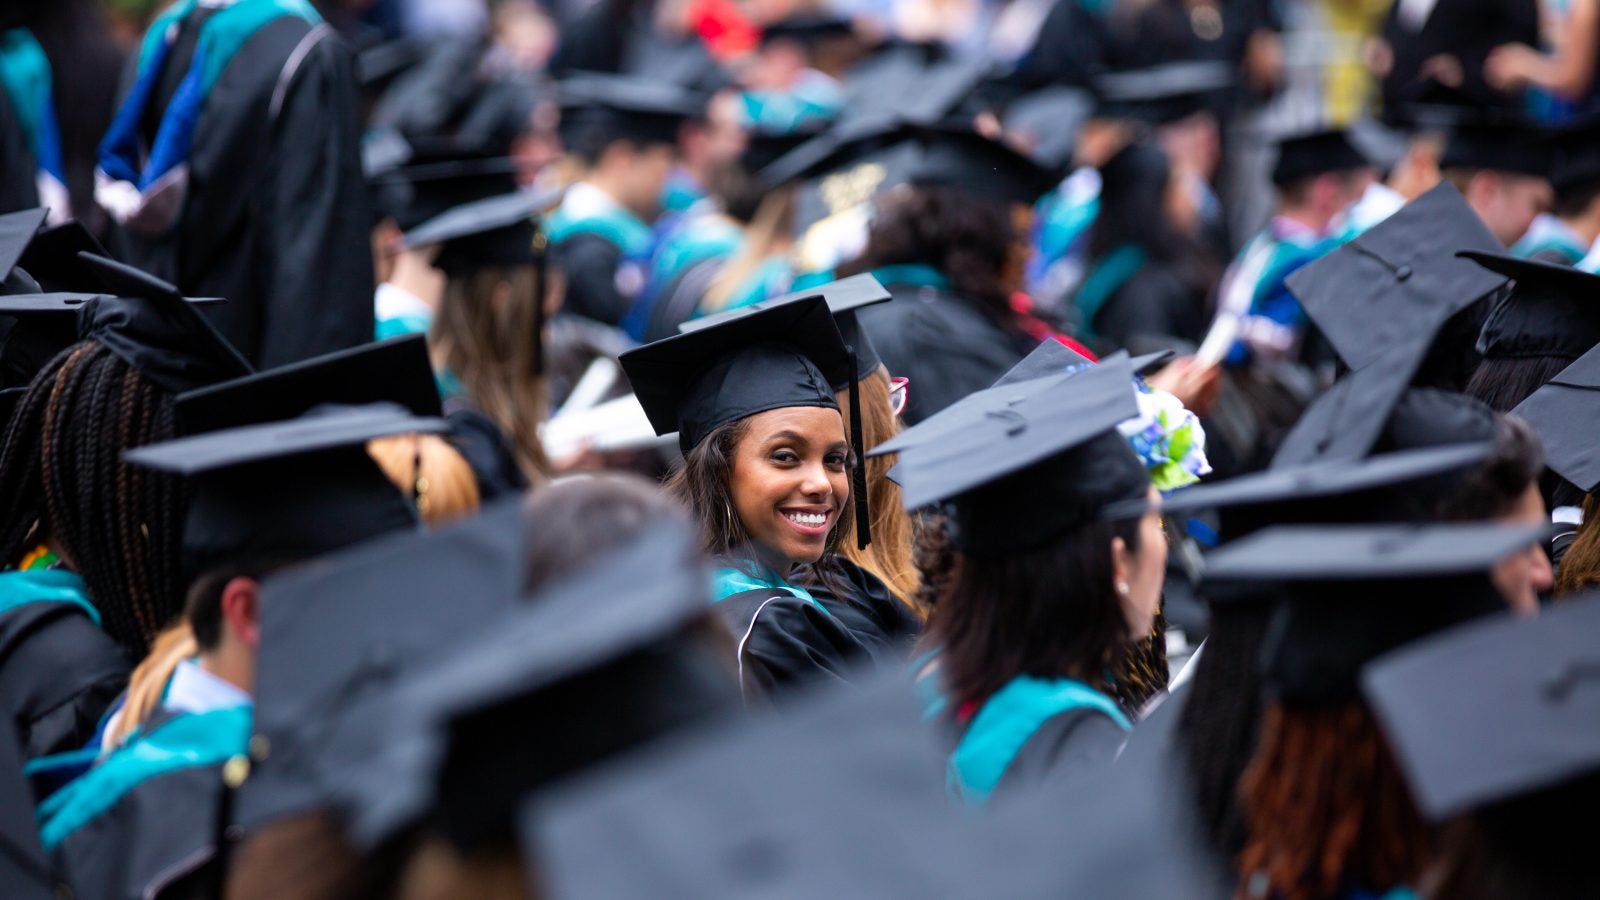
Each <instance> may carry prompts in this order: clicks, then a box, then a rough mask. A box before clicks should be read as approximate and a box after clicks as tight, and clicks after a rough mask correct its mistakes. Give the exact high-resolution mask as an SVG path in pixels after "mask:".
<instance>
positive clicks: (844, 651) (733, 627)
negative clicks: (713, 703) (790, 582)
mask: <svg viewBox="0 0 1600 900" xmlns="http://www.w3.org/2000/svg"><path fill="white" fill-rule="evenodd" d="M819 602H821V601H820V598H819ZM715 608H716V610H717V614H718V615H720V616H721V617H722V621H723V623H724V624H726V625H727V626H728V630H729V632H730V633H731V634H732V635H733V639H734V641H735V646H736V648H737V650H738V660H739V688H740V690H741V691H742V692H743V694H744V698H745V702H746V703H752V702H759V698H762V697H765V698H767V699H769V700H773V701H781V700H782V699H783V698H785V697H788V696H792V695H793V694H795V693H797V692H799V691H802V690H804V689H806V688H810V687H814V686H818V685H822V684H841V683H848V682H850V681H851V680H852V679H851V675H850V673H851V670H852V668H854V667H855V666H856V665H859V664H860V663H861V662H862V661H864V660H866V659H869V658H870V654H869V653H868V650H867V648H866V647H864V646H862V644H861V642H860V641H859V640H858V639H857V638H856V637H855V636H854V635H853V634H851V633H850V630H849V629H848V628H847V627H846V626H845V624H844V622H843V621H841V620H840V619H839V618H837V617H835V616H833V615H831V614H830V613H828V612H825V611H824V610H822V609H820V608H818V607H817V606H816V604H813V603H810V602H807V601H806V600H804V599H802V598H800V597H797V596H795V595H794V594H791V593H789V592H788V591H785V590H782V589H781V588H758V589H756V590H749V591H743V592H741V593H738V594H732V595H730V596H727V597H724V598H723V599H721V600H719V601H717V603H716V604H715Z"/></svg>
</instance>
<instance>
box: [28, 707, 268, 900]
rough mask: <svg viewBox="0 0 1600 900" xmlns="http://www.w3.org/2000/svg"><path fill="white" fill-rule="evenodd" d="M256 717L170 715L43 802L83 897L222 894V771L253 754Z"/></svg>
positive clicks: (49, 835) (53, 840)
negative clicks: (249, 748)
mask: <svg viewBox="0 0 1600 900" xmlns="http://www.w3.org/2000/svg"><path fill="white" fill-rule="evenodd" d="M250 713H251V709H250V707H248V706H235V707H228V708H223V709H216V710H211V711H209V712H204V713H192V714H191V713H171V712H164V713H162V714H160V715H158V716H157V717H156V718H155V719H153V720H152V721H151V722H150V723H149V724H148V725H146V726H145V728H144V729H143V730H142V731H141V732H140V734H139V735H138V736H137V737H135V738H134V739H133V740H131V741H130V742H129V743H128V744H126V745H124V746H123V747H122V748H120V749H118V750H117V751H115V752H113V753H112V754H111V755H110V756H108V757H107V758H106V759H105V760H103V761H102V762H100V763H99V764H98V765H97V766H95V768H93V769H91V770H90V771H89V772H87V773H85V774H84V775H83V776H81V777H80V778H78V780H76V781H74V782H72V783H71V784H69V785H68V786H67V787H65V788H63V789H62V790H61V791H59V792H57V793H56V794H55V795H53V796H51V797H50V798H49V799H48V800H46V801H45V802H44V803H42V804H41V805H40V807H39V810H40V820H41V822H42V823H43V825H42V828H41V835H42V837H43V839H44V843H45V848H46V850H49V851H50V852H51V853H52V854H53V855H54V856H55V859H56V862H57V863H58V864H59V866H60V867H61V871H64V872H66V873H67V874H68V878H69V880H70V881H71V883H72V887H73V890H74V891H76V892H77V895H78V896H80V897H96V898H104V900H123V898H127V900H142V898H149V897H155V898H163V900H172V898H190V897H192V898H203V897H213V896H215V895H216V886H217V873H216V871H215V867H214V865H213V863H214V862H215V861H216V858H217V853H216V838H217V835H218V834H219V832H220V830H221V829H219V828H218V816H219V815H221V814H223V811H224V791H225V790H226V789H225V788H224V786H223V780H222V767H223V764H224V763H225V762H226V761H227V760H228V759H229V758H230V757H232V756H235V755H237V754H241V753H244V752H245V748H246V744H247V742H248V741H249V738H250V718H251V716H250Z"/></svg>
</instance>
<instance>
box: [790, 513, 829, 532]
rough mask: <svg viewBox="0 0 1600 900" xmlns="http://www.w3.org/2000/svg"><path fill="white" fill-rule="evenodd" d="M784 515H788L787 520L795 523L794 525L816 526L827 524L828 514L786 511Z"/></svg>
mask: <svg viewBox="0 0 1600 900" xmlns="http://www.w3.org/2000/svg"><path fill="white" fill-rule="evenodd" d="M784 515H785V516H787V517H788V519H789V521H791V522H793V523H795V524H796V525H804V526H806V527H807V528H816V527H817V526H819V525H824V524H827V521H828V516H827V514H826V513H795V512H786V513H784Z"/></svg>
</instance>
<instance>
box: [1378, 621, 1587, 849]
mask: <svg viewBox="0 0 1600 900" xmlns="http://www.w3.org/2000/svg"><path fill="white" fill-rule="evenodd" d="M1596 628H1600V603H1597V602H1596V601H1595V599H1594V598H1592V597H1579V598H1574V599H1573V600H1572V601H1570V602H1567V603H1562V604H1558V605H1557V606H1555V607H1552V608H1550V609H1547V610H1544V611H1543V612H1541V613H1540V614H1539V615H1538V616H1537V617H1534V618H1515V617H1512V616H1510V615H1509V614H1508V615H1504V616H1496V617H1494V618H1492V619H1487V620H1485V621H1483V622H1474V623H1472V624H1470V625H1467V626H1463V627H1462V628H1459V629H1455V630H1452V631H1450V632H1447V633H1445V634H1441V635H1439V636H1438V637H1436V638H1431V639H1429V640H1427V641H1421V642H1418V643H1417V644H1415V645H1414V646H1410V647H1405V648H1403V649H1400V650H1397V651H1395V652H1394V653H1392V654H1389V655H1386V656H1384V657H1382V658H1380V659H1378V660H1377V661H1375V662H1374V663H1372V665H1370V666H1368V667H1367V669H1366V671H1365V672H1363V673H1362V678H1361V680H1362V687H1363V690H1364V692H1365V694H1366V696H1367V701H1368V704H1369V705H1370V706H1371V707H1372V710H1373V712H1374V713H1375V714H1376V715H1377V717H1378V721H1379V723H1380V724H1381V726H1382V727H1383V731H1384V734H1385V735H1386V736H1387V737H1388V739H1389V745H1390V746H1391V747H1392V748H1393V749H1394V752H1395V757H1396V758H1397V759H1398V761H1399V763H1400V767H1401V770H1402V771H1403V772H1405V775H1406V780H1407V782H1408V783H1409V784H1410V787H1411V795H1412V798H1413V799H1414V800H1415V801H1416V803H1417V807H1418V809H1420V810H1421V812H1422V814H1423V816H1424V817H1426V818H1427V819H1428V820H1429V821H1430V822H1441V821H1443V820H1445V819H1448V818H1450V817H1452V816H1455V815H1457V814H1459V813H1463V812H1466V811H1468V810H1472V809H1477V808H1480V807H1483V806H1487V805H1490V804H1494V803H1496V802H1499V801H1503V800H1508V799H1511V798H1515V797H1520V796H1523V795H1527V794H1531V793H1535V792H1538V791H1542V790H1545V789H1547V788H1553V787H1556V786H1558V785H1560V784H1562V783H1563V782H1567V781H1571V780H1573V779H1576V778H1580V777H1584V776H1589V775H1592V774H1593V773H1594V772H1595V771H1596V770H1600V691H1596V690H1594V686H1593V684H1592V682H1593V680H1594V678H1595V676H1596V670H1595V661H1594V635H1595V630H1596ZM1584 812H1586V810H1582V809H1575V810H1573V813H1574V814H1575V815H1582V814H1583V813H1584ZM1550 825H1551V827H1562V826H1559V825H1557V824H1556V823H1554V822H1551V823H1550Z"/></svg>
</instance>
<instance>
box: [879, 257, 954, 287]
mask: <svg viewBox="0 0 1600 900" xmlns="http://www.w3.org/2000/svg"><path fill="white" fill-rule="evenodd" d="M871 274H872V277H873V278H876V279H878V283H879V284H881V285H883V286H884V287H891V286H893V285H897V284H899V285H905V286H908V287H925V288H931V289H933V290H936V291H948V290H950V278H949V276H947V275H945V274H944V273H943V272H941V271H939V270H938V269H936V268H934V267H933V266H930V265H926V264H924V263H900V264H898V265H893V266H879V267H878V268H876V269H873V270H872V272H871Z"/></svg>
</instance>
